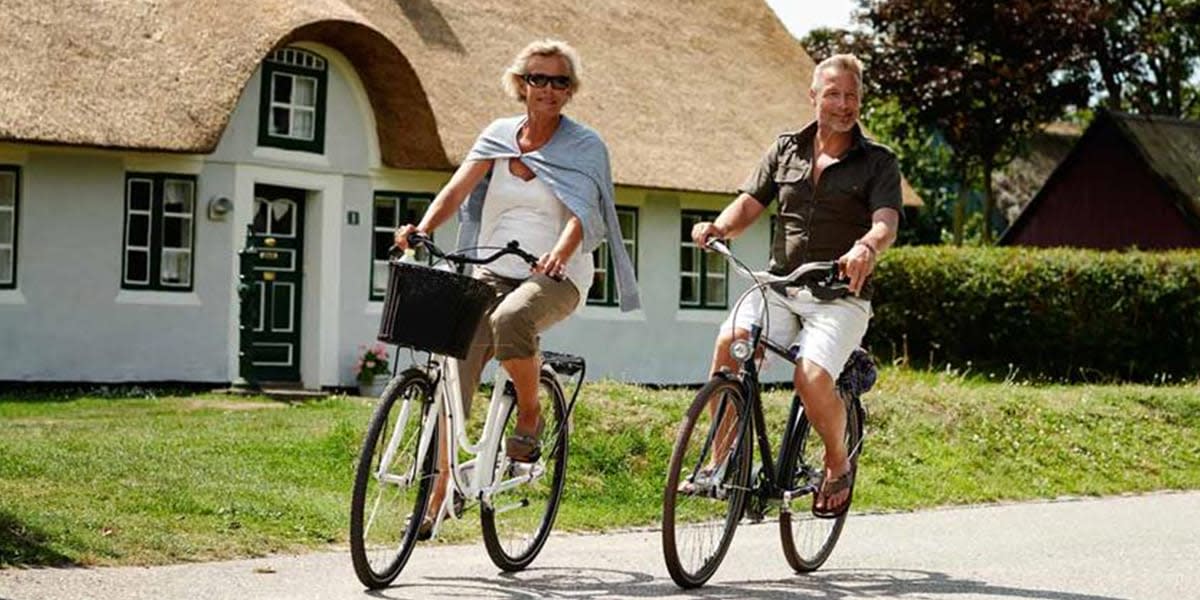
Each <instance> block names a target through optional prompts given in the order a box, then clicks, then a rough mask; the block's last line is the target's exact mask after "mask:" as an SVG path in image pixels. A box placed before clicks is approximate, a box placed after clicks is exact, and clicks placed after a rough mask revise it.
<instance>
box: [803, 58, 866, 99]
mask: <svg viewBox="0 0 1200 600" xmlns="http://www.w3.org/2000/svg"><path fill="white" fill-rule="evenodd" d="M831 69H833V70H838V71H846V72H848V73H852V74H853V75H854V80H855V81H857V82H858V88H859V89H860V90H861V89H862V72H863V64H862V61H861V60H858V57H857V56H854V55H853V54H834V55H833V56H830V57H829V58H827V59H825V60H823V61H821V62H820V63H818V64H817V68H815V69H813V80H812V91H814V92H820V91H821V86H822V85H824V84H825V82H824V81H823V80H822V79H821V74H822V73H824V72H825V71H827V70H831Z"/></svg>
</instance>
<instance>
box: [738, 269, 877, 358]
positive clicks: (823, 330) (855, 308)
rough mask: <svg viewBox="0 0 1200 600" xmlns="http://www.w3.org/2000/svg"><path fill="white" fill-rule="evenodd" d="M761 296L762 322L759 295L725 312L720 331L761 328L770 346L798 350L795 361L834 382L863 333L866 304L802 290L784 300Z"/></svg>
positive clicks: (773, 294) (768, 293)
mask: <svg viewBox="0 0 1200 600" xmlns="http://www.w3.org/2000/svg"><path fill="white" fill-rule="evenodd" d="M766 296H767V300H768V302H767V305H768V311H767V318H766V319H763V320H761V321H760V318H761V315H762V304H763V294H760V293H757V292H756V293H752V294H750V295H749V296H747V297H746V300H745V302H742V304H741V306H740V307H739V306H735V307H734V309H733V310H732V311H730V313H729V318H727V319H725V322H724V323H722V324H721V331H722V332H728V331H730V330H731V328H733V327H734V326H736V327H737V328H738V329H744V330H746V331H749V330H750V327H751V326H753V325H754V324H756V323H761V324H762V325H763V327H764V328H766V333H767V337H769V338H770V339H771V341H773V342H775V343H777V344H779V345H780V346H783V347H784V348H790V347H798V348H799V351H798V353H797V354H796V355H797V356H798V357H800V358H807V359H808V360H810V361H812V362H814V363H816V364H818V365H820V366H821V368H823V369H825V370H826V371H827V372H828V373H829V375H830V376H831V377H833V379H834V380H835V381H836V380H837V378H838V375H841V374H842V368H843V367H845V366H846V361H847V360H848V359H849V358H850V353H851V352H854V349H855V348H857V347H858V345H859V344H860V343H861V342H862V338H863V335H865V334H866V333H867V322H868V321H870V320H871V302H870V301H868V300H863V299H861V298H855V297H852V296H848V297H846V298H839V299H837V300H828V301H826V300H818V299H816V298H815V297H814V296H813V295H812V292H810V291H808V289H805V288H801V289H798V290H790V291H789V294H788V296H787V297H784V296H783V295H781V294H779V293H778V292H775V291H773V290H772V289H771V288H767V289H766ZM802 323H803V326H801V324H802Z"/></svg>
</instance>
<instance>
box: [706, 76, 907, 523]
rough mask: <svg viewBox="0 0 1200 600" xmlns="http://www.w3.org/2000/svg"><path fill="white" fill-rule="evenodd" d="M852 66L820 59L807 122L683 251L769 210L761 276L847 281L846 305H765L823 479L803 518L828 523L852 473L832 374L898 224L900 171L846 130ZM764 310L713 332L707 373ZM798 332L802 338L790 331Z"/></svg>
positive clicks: (784, 294)
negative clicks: (817, 441) (793, 360)
mask: <svg viewBox="0 0 1200 600" xmlns="http://www.w3.org/2000/svg"><path fill="white" fill-rule="evenodd" d="M861 91H862V63H861V62H859V60H858V59H857V58H856V57H854V56H853V55H849V54H840V55H836V56H832V57H830V58H828V59H826V60H824V61H822V62H821V63H820V64H818V65H817V67H816V69H815V70H814V71H813V82H812V88H811V89H810V90H809V98H810V100H811V101H812V103H813V108H814V112H815V113H816V120H815V121H814V122H813V123H810V124H808V125H807V126H805V127H804V128H803V129H801V130H800V131H798V132H792V133H785V134H782V135H780V136H779V138H778V139H777V140H776V141H775V144H774V145H772V146H771V148H770V149H769V150H767V152H766V154H765V155H764V156H763V158H762V162H761V163H760V164H759V166H758V168H757V169H756V170H755V171H754V173H752V174H751V175H750V177H749V178H748V179H747V180H746V181H745V183H744V184H743V185H742V186H741V187H740V188H739V190H740V191H741V194H740V195H739V196H738V197H737V198H736V199H735V200H734V201H733V202H732V203H730V204H729V206H727V207H726V208H725V210H723V211H722V212H721V214H720V215H719V216H718V217H717V219H716V220H715V221H713V222H703V223H697V224H696V225H695V227H693V228H692V239H693V240H694V241H695V242H696V244H697V245H699V246H701V247H704V246H705V242H706V241H707V240H708V239H710V238H720V239H732V238H735V237H737V236H738V235H739V234H740V233H741V232H743V231H744V230H745V229H746V228H747V227H749V226H750V225H751V224H752V223H754V221H755V219H757V218H758V216H759V215H760V214H762V212H763V210H765V209H766V207H767V206H768V205H770V203H771V202H772V201H773V200H774V199H775V198H776V197H778V198H779V210H778V215H779V217H778V223H777V225H776V231H775V238H774V243H773V244H772V248H771V264H770V272H771V273H773V274H778V275H783V274H787V273H790V272H792V271H793V270H794V269H795V268H796V267H798V266H799V265H801V264H803V263H807V262H813V261H832V260H836V261H837V263H838V270H839V272H840V274H841V275H843V276H845V277H847V278H848V279H849V280H850V282H849V291H850V293H851V294H853V296H847V297H844V298H839V299H835V300H819V299H817V298H816V297H814V296H813V295H812V293H811V291H810V290H809V289H807V288H800V289H795V288H789V289H786V290H776V291H772V292H771V293H769V294H767V307H766V311H767V321H766V322H767V323H768V325H769V331H767V334H768V336H769V337H770V339H772V340H774V341H776V342H777V343H779V344H781V345H783V346H785V347H787V346H789V345H792V346H795V347H798V359H799V360H798V362H797V367H796V371H795V373H794V375H793V383H794V384H795V386H796V393H797V394H798V395H799V396H800V397H801V398H802V399H803V401H804V410H805V413H806V414H807V415H808V418H809V419H810V420H811V422H812V424H813V426H814V427H815V428H816V430H817V432H818V433H819V434H820V436H821V439H822V440H823V441H824V444H825V448H826V449H827V450H826V453H825V477H824V479H823V481H822V484H821V488H820V490H819V491H818V493H817V494H816V496H815V497H814V500H813V514H814V515H816V516H818V517H826V518H836V517H838V516H840V515H842V514H844V513H845V512H846V510H847V509H848V508H849V507H850V500H851V498H852V492H853V485H854V475H855V464H854V461H853V459H852V458H851V457H850V456H849V454H848V449H847V448H846V444H845V437H844V434H845V429H846V414H845V409H844V406H843V404H842V401H841V400H840V399H839V398H838V396H837V392H836V391H835V388H834V383H835V382H836V381H837V378H838V375H839V374H840V373H841V371H842V367H843V365H844V364H845V363H846V360H847V359H848V358H849V357H850V354H851V352H852V351H853V350H854V349H855V348H856V347H857V346H858V344H859V343H860V342H861V341H862V338H863V335H864V334H865V333H866V331H867V322H868V321H869V320H870V318H871V302H870V300H871V296H872V293H873V291H874V290H873V286H872V285H871V280H870V276H871V273H872V271H873V270H874V269H875V265H876V263H877V261H878V260H879V255H880V253H882V252H883V251H884V250H886V249H887V248H888V247H890V246H891V244H892V242H893V241H895V239H896V229H897V226H898V223H899V219H900V206H901V193H900V171H899V167H898V164H897V160H896V156H895V155H894V154H893V153H892V151H891V150H890V149H888V148H887V147H885V146H883V145H881V144H878V143H876V142H874V141H873V140H871V139H869V138H867V137H866V136H865V135H864V134H863V133H862V129H861V128H860V126H859V124H858V118H859V110H860V108H861V105H862V98H861ZM763 310H764V307H763V297H762V296H761V295H759V294H752V295H751V296H750V298H749V299H748V300H747V306H744V307H741V308H740V310H739V309H738V308H737V307H735V309H734V311H733V312H732V313H731V314H730V316H729V318H728V319H726V321H725V323H724V324H722V326H721V329H720V332H719V334H718V336H717V340H716V347H715V348H714V351H713V360H712V372H714V373H716V372H718V371H721V370H730V371H732V370H734V369H736V362H735V361H734V359H733V358H732V357H731V356H730V354H729V347H730V344H732V343H733V341H734V340H736V339H745V338H746V337H748V336H749V330H750V327H751V325H753V324H754V323H755V322H757V321H758V320H759V319H760V318H761V316H762V312H763ZM801 322H803V328H801V327H800V325H801Z"/></svg>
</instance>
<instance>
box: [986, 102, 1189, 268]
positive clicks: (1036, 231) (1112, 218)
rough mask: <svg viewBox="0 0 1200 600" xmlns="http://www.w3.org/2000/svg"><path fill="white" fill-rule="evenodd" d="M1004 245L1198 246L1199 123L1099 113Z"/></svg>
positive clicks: (1020, 219) (1099, 247) (1051, 176)
mask: <svg viewBox="0 0 1200 600" xmlns="http://www.w3.org/2000/svg"><path fill="white" fill-rule="evenodd" d="M1000 243H1001V244H1011V245H1032V246H1074V247H1082V248H1098V249H1105V250H1120V249H1126V248H1131V247H1137V248H1141V249H1170V248H1198V247H1200V121H1188V120H1182V119H1174V118H1169V117H1157V116H1139V115H1131V114H1124V113H1116V112H1109V111H1104V110H1102V111H1100V112H1099V113H1098V114H1097V115H1096V118H1095V119H1094V120H1093V121H1092V123H1091V124H1090V125H1089V126H1088V128H1087V130H1086V131H1085V132H1084V134H1083V136H1082V137H1080V138H1079V141H1078V142H1077V143H1076V144H1075V146H1074V147H1073V148H1072V149H1071V152H1070V153H1069V154H1068V155H1067V156H1066V158H1064V159H1063V160H1062V162H1061V163H1059V164H1058V166H1057V167H1056V168H1055V169H1054V172H1053V173H1052V174H1051V175H1050V177H1049V178H1048V179H1047V180H1046V182H1045V184H1043V185H1042V187H1041V189H1040V190H1039V191H1038V193H1037V195H1036V196H1034V198H1033V200H1032V201H1030V202H1029V204H1028V205H1027V206H1026V207H1025V209H1024V210H1023V211H1022V212H1021V214H1020V216H1019V217H1018V218H1017V219H1016V221H1015V222H1013V224H1012V226H1011V227H1009V229H1008V230H1007V231H1006V232H1005V233H1004V235H1003V236H1001V238H1000Z"/></svg>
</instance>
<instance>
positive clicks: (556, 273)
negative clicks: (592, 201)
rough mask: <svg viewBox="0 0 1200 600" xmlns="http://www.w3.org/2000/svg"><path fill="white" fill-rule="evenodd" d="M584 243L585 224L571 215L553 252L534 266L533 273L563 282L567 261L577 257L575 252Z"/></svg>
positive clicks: (545, 255)
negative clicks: (542, 274) (543, 274)
mask: <svg viewBox="0 0 1200 600" xmlns="http://www.w3.org/2000/svg"><path fill="white" fill-rule="evenodd" d="M582 241H583V223H582V222H581V221H580V220H579V217H576V216H575V215H571V218H570V219H567V225H566V227H564V228H563V230H562V233H560V234H559V236H558V243H556V244H554V249H553V250H551V251H549V252H547V253H545V254H543V255H542V256H541V258H539V259H538V261H537V264H536V265H534V266H533V272H534V273H545V274H546V276H547V277H549V278H551V279H554V280H556V281H562V279H563V278H564V277H566V276H567V261H569V260H571V257H572V256H574V255H575V250H577V249H578V248H579V244H580V242H582Z"/></svg>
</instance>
